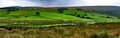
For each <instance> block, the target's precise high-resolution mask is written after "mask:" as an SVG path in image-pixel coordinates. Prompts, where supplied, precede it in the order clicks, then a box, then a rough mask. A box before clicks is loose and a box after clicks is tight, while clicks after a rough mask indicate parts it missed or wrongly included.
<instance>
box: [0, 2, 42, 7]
mask: <svg viewBox="0 0 120 38" xmlns="http://www.w3.org/2000/svg"><path fill="white" fill-rule="evenodd" d="M40 5H41V4H38V3H34V2H32V1H27V0H0V7H6V6H40Z"/></svg>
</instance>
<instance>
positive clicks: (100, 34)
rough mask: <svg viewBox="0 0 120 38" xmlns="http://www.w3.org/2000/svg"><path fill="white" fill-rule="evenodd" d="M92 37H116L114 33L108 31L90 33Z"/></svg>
mask: <svg viewBox="0 0 120 38" xmlns="http://www.w3.org/2000/svg"><path fill="white" fill-rule="evenodd" d="M90 38H114V36H113V35H111V34H108V33H105V32H103V33H94V34H91V35H90Z"/></svg>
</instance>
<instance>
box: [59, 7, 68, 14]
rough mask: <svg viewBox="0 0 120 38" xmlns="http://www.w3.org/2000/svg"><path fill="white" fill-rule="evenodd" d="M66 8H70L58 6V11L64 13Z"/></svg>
mask: <svg viewBox="0 0 120 38" xmlns="http://www.w3.org/2000/svg"><path fill="white" fill-rule="evenodd" d="M64 10H68V8H58V12H59V13H63V12H64Z"/></svg>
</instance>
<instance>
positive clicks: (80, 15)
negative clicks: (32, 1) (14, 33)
mask: <svg viewBox="0 0 120 38" xmlns="http://www.w3.org/2000/svg"><path fill="white" fill-rule="evenodd" d="M37 13H38V14H37ZM0 19H1V20H0V24H1V25H2V26H5V25H4V24H6V25H9V24H10V25H12V26H13V25H19V24H20V23H23V24H25V23H27V24H26V25H28V26H25V27H36V26H34V25H38V26H40V25H44V26H45V27H46V26H48V27H49V26H57V25H59V24H61V25H62V24H63V25H64V24H66V25H69V24H70V23H71V24H75V25H77V24H79V23H81V22H85V24H94V23H99V22H120V19H118V18H117V17H114V16H110V15H103V14H97V13H94V12H85V11H82V10H71V9H68V10H62V12H60V11H57V9H41V8H36V9H35V8H29V9H28V8H24V9H22V8H21V9H19V10H15V11H14V10H12V11H8V10H7V9H1V10H0ZM2 20H4V21H5V22H3V21H2ZM14 20H15V22H11V23H9V22H10V21H14ZM26 20H27V22H25V21H26ZM33 20H34V21H33ZM42 20H44V21H45V22H41V21H42ZM6 21H7V22H6ZM17 21H21V22H17ZM29 21H31V22H29ZM36 21H39V22H36ZM8 23H9V24H8ZM16 23H17V24H16ZM34 23H37V24H34ZM56 24H57V25H56ZM20 25H22V24H20ZM29 25H32V26H29ZM23 26H24V25H22V27H23ZM44 26H40V27H44Z"/></svg>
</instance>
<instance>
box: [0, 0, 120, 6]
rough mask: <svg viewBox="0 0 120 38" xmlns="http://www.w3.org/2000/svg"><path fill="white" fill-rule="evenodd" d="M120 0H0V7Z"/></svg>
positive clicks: (82, 4) (66, 4)
mask: <svg viewBox="0 0 120 38" xmlns="http://www.w3.org/2000/svg"><path fill="white" fill-rule="evenodd" d="M119 2H120V0H0V7H7V6H42V7H43V6H44V7H49V6H97V5H99V6H100V5H102V6H104V5H107V6H108V5H112V6H120V3H119Z"/></svg>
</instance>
